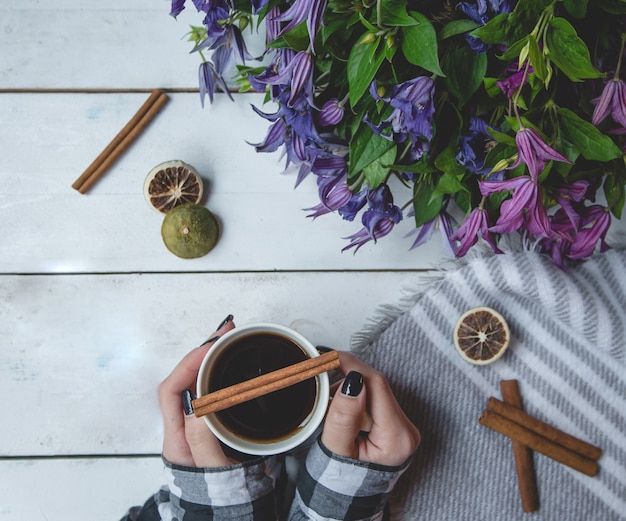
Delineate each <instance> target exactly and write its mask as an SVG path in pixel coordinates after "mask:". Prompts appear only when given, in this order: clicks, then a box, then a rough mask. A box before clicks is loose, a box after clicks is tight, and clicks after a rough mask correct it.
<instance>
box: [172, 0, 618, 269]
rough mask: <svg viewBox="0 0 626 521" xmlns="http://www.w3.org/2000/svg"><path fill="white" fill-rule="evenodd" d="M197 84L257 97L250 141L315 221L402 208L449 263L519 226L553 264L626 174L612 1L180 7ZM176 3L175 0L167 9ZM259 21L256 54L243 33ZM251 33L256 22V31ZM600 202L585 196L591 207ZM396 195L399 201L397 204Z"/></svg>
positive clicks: (370, 224)
mask: <svg viewBox="0 0 626 521" xmlns="http://www.w3.org/2000/svg"><path fill="white" fill-rule="evenodd" d="M193 4H194V6H195V8H196V9H197V11H198V12H199V13H201V15H202V17H203V19H202V25H201V26H192V29H191V32H190V40H191V41H192V42H193V43H194V51H196V52H197V53H198V54H199V55H200V56H201V58H202V59H201V64H200V66H199V78H200V95H201V99H202V100H203V101H204V99H205V97H206V96H208V97H209V99H210V100H211V101H213V93H214V91H215V90H216V89H217V88H220V89H221V90H224V91H225V92H229V89H228V85H227V82H226V78H227V74H228V73H229V71H231V70H234V66H236V82H237V83H238V84H239V89H240V90H241V91H246V90H255V91H260V92H266V100H267V101H272V102H273V107H276V110H274V109H272V111H270V112H266V111H263V110H262V109H261V108H258V107H254V111H255V112H256V113H257V114H258V115H259V116H260V117H262V118H265V119H266V120H268V122H269V129H268V133H267V136H266V137H265V138H264V139H263V140H262V141H261V142H260V143H257V144H255V145H254V146H255V147H256V150H257V151H258V152H275V151H277V150H281V151H282V152H283V154H284V155H285V157H286V166H287V167H291V168H295V169H296V170H297V180H296V186H297V184H298V183H300V182H301V181H302V180H303V179H304V178H305V177H306V176H308V175H313V176H315V178H316V181H317V186H318V188H319V198H320V202H319V204H317V205H316V206H314V207H312V208H309V209H307V211H309V212H310V213H309V216H310V217H312V218H317V217H319V216H321V215H324V214H328V213H336V214H339V215H340V216H341V217H342V218H343V219H347V220H349V221H352V220H356V219H357V217H358V218H359V219H360V221H361V225H362V227H361V228H360V229H359V230H358V231H356V233H354V234H353V235H351V236H350V237H347V239H348V241H349V242H348V243H347V245H346V247H345V248H344V249H345V250H350V249H353V250H354V251H357V250H358V249H359V248H360V247H361V246H362V245H364V244H365V243H367V242H369V241H377V240H379V239H381V238H382V237H384V236H386V235H387V234H389V233H390V232H392V230H393V229H394V226H395V225H396V224H397V223H398V222H399V221H400V220H402V219H412V220H413V221H414V223H415V230H414V232H413V234H412V235H413V237H412V238H411V243H410V247H417V246H419V245H421V244H423V243H424V242H426V241H427V240H429V239H430V237H431V236H432V234H433V231H434V230H435V229H440V231H441V235H442V237H443V239H444V243H445V244H446V247H447V248H448V249H449V251H450V252H451V253H452V254H454V255H456V256H459V257H460V256H463V255H465V254H466V253H467V252H468V251H469V250H470V248H472V247H473V246H474V245H475V244H476V243H477V242H479V241H484V242H486V243H488V244H489V245H490V246H491V248H492V249H493V251H494V252H501V250H500V247H501V246H502V245H501V240H502V239H503V238H504V237H505V236H507V235H509V234H517V235H521V236H522V237H523V238H525V239H526V240H530V241H532V242H533V243H534V244H536V245H537V247H538V248H540V250H541V251H543V252H546V253H548V254H550V255H551V257H552V259H553V260H554V262H555V263H556V264H558V265H559V266H561V267H565V266H566V264H567V262H568V259H573V260H577V259H584V258H586V257H588V256H590V255H591V254H592V253H594V252H595V251H597V250H600V251H603V250H605V249H606V248H608V247H609V246H608V245H607V243H606V241H605V239H606V234H607V230H608V228H609V226H610V223H611V218H612V216H614V217H616V218H620V217H621V212H622V208H623V206H624V199H625V192H624V185H625V183H626V167H625V161H624V152H625V150H626V144H625V143H626V141H625V139H626V138H625V137H624V136H625V135H626V84H625V83H624V81H623V80H622V79H621V77H620V65H621V61H622V58H623V55H624V41H625V38H626V16H625V15H626V1H624V0H519V1H517V2H516V1H515V0H474V1H464V2H456V1H445V0H444V1H430V0H290V1H288V0H252V1H251V2H247V1H245V0H193ZM184 7H185V0H173V1H172V8H171V14H172V15H173V16H177V15H178V14H179V13H180V12H181V11H182V10H183V9H184ZM260 24H263V26H264V29H265V37H266V44H265V52H264V53H263V56H262V57H261V58H263V60H264V61H263V63H262V64H261V65H259V64H258V63H255V62H254V60H255V59H258V58H253V57H251V56H250V55H249V53H248V51H247V49H246V40H245V38H244V34H245V32H246V31H247V30H248V28H255V27H259V26H260ZM252 30H254V29H252ZM596 196H598V201H600V200H601V201H602V202H598V201H596ZM400 197H402V198H403V199H402V200H400Z"/></svg>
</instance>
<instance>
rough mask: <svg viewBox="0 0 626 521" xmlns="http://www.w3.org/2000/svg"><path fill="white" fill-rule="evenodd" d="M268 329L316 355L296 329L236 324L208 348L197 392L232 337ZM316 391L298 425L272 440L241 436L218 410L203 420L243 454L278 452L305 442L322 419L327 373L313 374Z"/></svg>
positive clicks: (204, 385) (308, 354)
mask: <svg viewBox="0 0 626 521" xmlns="http://www.w3.org/2000/svg"><path fill="white" fill-rule="evenodd" d="M262 333H270V334H275V335H280V336H282V337H285V338H287V339H289V340H291V341H292V342H293V343H295V344H297V345H298V347H300V349H301V350H302V351H303V353H304V354H305V356H306V357H308V358H313V357H316V356H319V352H318V351H317V349H315V346H313V344H311V342H309V341H308V340H307V339H306V338H305V337H303V336H302V335H301V334H300V333H298V332H297V331H294V330H293V329H290V328H288V327H286V326H283V325H280V324H272V323H255V324H249V325H245V326H238V327H236V328H235V329H232V330H230V331H229V332H228V333H225V334H224V335H223V336H222V337H220V338H219V340H217V341H216V342H215V344H214V345H213V346H212V347H211V349H209V351H208V352H207V354H206V356H205V357H204V360H203V361H202V365H201V366H200V371H199V373H198V380H197V386H196V393H197V396H198V397H200V396H203V395H205V394H208V392H209V378H210V375H211V373H212V369H213V366H214V364H215V362H216V360H217V359H218V358H219V356H220V355H221V354H222V353H224V352H225V351H226V350H228V349H229V348H230V347H231V346H232V345H233V344H234V343H235V342H236V341H238V340H241V339H242V338H244V337H248V336H250V335H255V334H262ZM315 385H316V393H315V399H314V403H313V407H312V409H311V411H310V413H309V414H308V415H307V417H306V418H305V419H304V421H303V422H302V423H301V424H300V426H299V427H298V428H296V429H295V430H293V432H291V433H290V434H287V435H286V436H283V437H281V438H279V439H275V440H256V439H249V438H246V437H243V436H242V435H240V434H237V433H235V432H233V431H232V430H230V429H229V428H228V427H227V426H226V425H225V424H224V423H222V422H221V421H220V418H219V413H212V414H207V415H206V416H204V420H205V421H206V423H207V425H208V426H209V428H210V429H211V431H212V432H213V433H214V434H215V436H217V438H218V439H219V440H220V441H221V442H222V443H224V444H226V445H228V446H229V447H231V448H233V449H235V450H236V451H239V452H242V453H244V454H253V455H259V456H266V455H272V454H280V453H283V452H287V451H289V450H291V449H293V448H295V447H297V446H298V445H300V444H302V443H303V442H305V441H306V440H307V439H309V438H310V437H311V435H312V434H314V433H315V431H316V430H317V428H318V427H319V425H320V424H321V423H322V421H323V419H324V416H325V414H326V409H327V407H328V401H329V398H330V383H329V379H328V374H327V373H322V374H320V375H318V376H316V377H315Z"/></svg>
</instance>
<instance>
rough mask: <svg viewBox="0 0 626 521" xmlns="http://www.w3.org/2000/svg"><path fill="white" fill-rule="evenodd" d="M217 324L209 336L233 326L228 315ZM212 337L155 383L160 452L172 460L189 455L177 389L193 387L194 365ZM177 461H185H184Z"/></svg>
mask: <svg viewBox="0 0 626 521" xmlns="http://www.w3.org/2000/svg"><path fill="white" fill-rule="evenodd" d="M227 319H229V320H225V321H224V322H222V324H220V327H219V328H218V330H216V331H215V333H214V334H213V335H211V336H210V338H211V339H212V338H213V337H218V338H219V336H220V335H223V334H225V333H226V332H227V331H230V330H231V329H233V328H234V327H235V325H234V323H233V321H232V315H229V316H228V317H227ZM214 342H215V340H212V341H211V342H205V344H203V345H202V346H200V347H198V348H196V349H194V350H192V351H191V352H189V353H188V354H187V355H186V356H185V357H184V358H183V359H182V360H181V361H180V362H179V363H178V365H177V366H176V367H175V368H174V370H173V371H172V372H171V373H170V374H169V375H168V376H167V378H165V379H164V380H163V382H161V385H160V386H159V403H160V406H161V413H162V415H163V427H164V437H163V455H164V456H165V457H166V459H168V460H169V461H172V463H177V461H175V459H178V460H188V459H189V458H191V455H190V453H189V448H188V447H187V446H186V444H185V442H184V439H185V437H184V415H183V411H182V407H181V392H182V391H183V390H184V389H188V388H195V381H196V378H197V375H198V369H199V368H200V364H201V363H202V360H203V359H204V355H206V352H207V351H208V350H209V349H210V348H211V346H212V345H213V343H214ZM180 464H189V462H188V461H187V462H186V463H183V462H182V461H181V462H180Z"/></svg>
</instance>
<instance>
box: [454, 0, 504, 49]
mask: <svg viewBox="0 0 626 521" xmlns="http://www.w3.org/2000/svg"><path fill="white" fill-rule="evenodd" d="M456 7H457V9H459V10H460V11H462V12H463V13H465V14H466V15H467V16H469V17H470V18H471V19H472V20H473V21H474V22H476V23H478V24H480V25H485V24H486V23H487V22H488V21H489V20H490V19H491V18H493V17H494V16H496V15H498V14H501V13H509V12H511V6H510V5H509V2H508V0H476V1H475V2H473V3H471V2H459V3H458V4H457V6H456ZM488 8H490V9H489V12H488ZM465 40H466V41H467V43H468V44H469V46H470V47H471V49H472V51H474V53H476V54H484V53H486V52H487V50H488V49H489V48H490V47H491V45H488V44H486V43H484V42H483V41H482V40H481V39H480V38H476V37H474V36H471V35H470V34H469V33H468V34H466V36H465Z"/></svg>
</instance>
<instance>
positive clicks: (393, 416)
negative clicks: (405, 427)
mask: <svg viewBox="0 0 626 521" xmlns="http://www.w3.org/2000/svg"><path fill="white" fill-rule="evenodd" d="M339 359H340V361H341V370H342V371H343V372H344V373H349V372H350V371H357V372H359V373H361V374H362V375H363V379H364V381H365V383H366V385H367V386H368V388H369V392H368V402H367V405H368V412H369V414H370V415H371V417H372V421H373V422H374V423H379V424H382V425H388V424H389V422H392V424H395V423H397V422H398V420H401V421H405V420H406V421H408V418H407V417H406V415H405V414H404V411H402V408H401V407H400V404H399V403H398V401H397V400H396V398H395V396H394V394H393V391H392V390H391V387H389V383H388V381H387V379H386V378H385V376H384V375H383V374H381V373H380V372H379V371H376V370H375V369H374V368H372V367H370V366H369V365H367V364H366V363H365V362H363V361H361V360H359V359H358V358H356V357H355V356H353V355H351V354H349V353H345V352H339Z"/></svg>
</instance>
